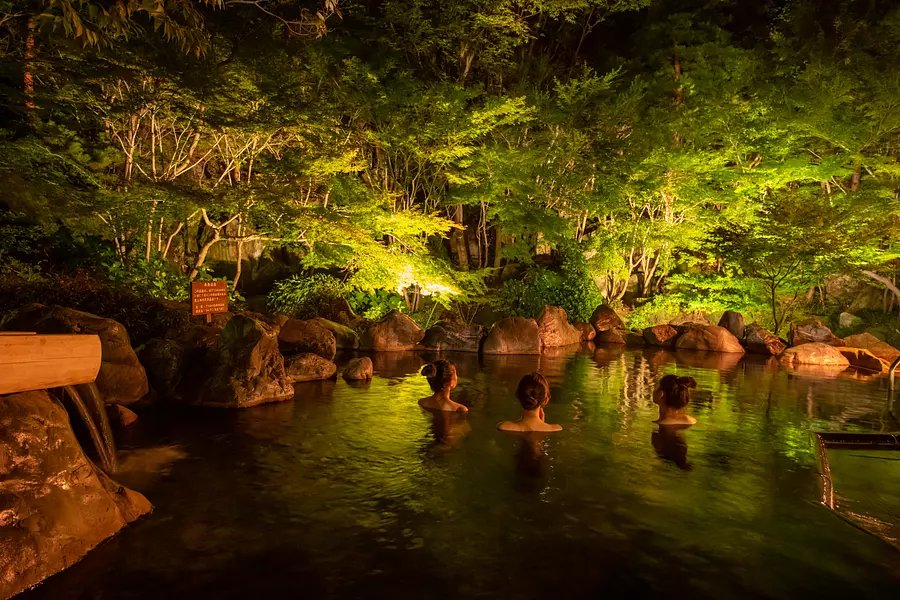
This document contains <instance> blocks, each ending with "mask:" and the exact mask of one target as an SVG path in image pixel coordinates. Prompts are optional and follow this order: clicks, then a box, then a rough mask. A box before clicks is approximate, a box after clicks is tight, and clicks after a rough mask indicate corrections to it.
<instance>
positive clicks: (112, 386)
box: [4, 304, 149, 404]
mask: <svg viewBox="0 0 900 600" xmlns="http://www.w3.org/2000/svg"><path fill="white" fill-rule="evenodd" d="M4 329H6V330H10V331H35V332H37V333H43V334H53V333H93V334H96V335H97V336H99V337H100V345H101V348H102V350H101V352H102V356H101V363H100V373H98V374H97V381H96V383H97V387H98V388H100V392H101V393H102V394H103V398H104V400H105V401H106V403H107V404H131V403H133V402H137V401H138V400H140V399H141V398H143V397H144V396H146V395H147V392H148V391H149V386H148V383H147V374H146V372H145V371H144V367H143V366H142V365H141V363H140V361H138V357H137V355H136V354H135V353H134V350H132V348H131V342H130V340H129V338H128V332H127V331H125V327H124V326H123V325H122V324H121V323H119V322H118V321H114V320H112V319H104V318H103V317H98V316H96V315H92V314H90V313H86V312H81V311H78V310H72V309H71V308H63V307H61V306H44V305H42V304H32V305H30V306H27V307H25V308H24V309H22V310H21V311H20V312H19V314H18V315H16V316H15V318H13V319H11V320H10V321H9V322H8V323H6V324H5V326H4Z"/></svg>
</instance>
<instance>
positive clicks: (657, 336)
mask: <svg viewBox="0 0 900 600" xmlns="http://www.w3.org/2000/svg"><path fill="white" fill-rule="evenodd" d="M643 335H644V340H646V341H647V343H648V344H649V345H651V346H658V347H660V348H674V347H675V340H676V339H677V338H678V330H677V329H675V328H674V327H672V326H671V325H654V326H653V327H648V328H646V329H645V330H644V333H643Z"/></svg>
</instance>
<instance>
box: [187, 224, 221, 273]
mask: <svg viewBox="0 0 900 600" xmlns="http://www.w3.org/2000/svg"><path fill="white" fill-rule="evenodd" d="M221 239H222V234H221V233H219V230H218V229H213V236H212V238H210V240H209V241H208V242H206V243H205V244H203V246H202V247H201V248H200V252H198V253H197V262H195V263H194V268H193V269H191V274H190V275H189V276H188V279H190V280H191V281H193V280H195V279H197V275H199V274H200V268H201V267H203V263H205V262H206V255H207V254H209V251H210V250H211V249H212V247H213V246H215V245H216V244H217V243H219V240H221Z"/></svg>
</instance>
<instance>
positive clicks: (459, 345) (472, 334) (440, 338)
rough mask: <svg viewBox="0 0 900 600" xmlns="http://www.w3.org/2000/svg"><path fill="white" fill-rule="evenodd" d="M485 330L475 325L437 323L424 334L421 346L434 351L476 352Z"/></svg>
mask: <svg viewBox="0 0 900 600" xmlns="http://www.w3.org/2000/svg"><path fill="white" fill-rule="evenodd" d="M484 334H485V329H484V327H483V326H481V325H478V324H476V323H471V324H470V323H460V322H457V321H438V322H437V323H435V325H434V326H433V327H431V328H430V329H429V330H428V331H426V332H425V337H424V338H423V339H422V345H423V346H425V347H426V348H432V349H434V350H452V351H456V352H478V350H479V349H480V348H481V340H482V339H483V338H484Z"/></svg>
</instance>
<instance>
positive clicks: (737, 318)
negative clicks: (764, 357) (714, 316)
mask: <svg viewBox="0 0 900 600" xmlns="http://www.w3.org/2000/svg"><path fill="white" fill-rule="evenodd" d="M719 327H724V328H725V329H727V330H728V332H729V333H731V335H733V336H734V337H736V338H737V339H739V340H742V339H744V315H742V314H741V313H739V312H735V311H733V310H726V311H725V312H724V314H722V318H721V319H719Z"/></svg>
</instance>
